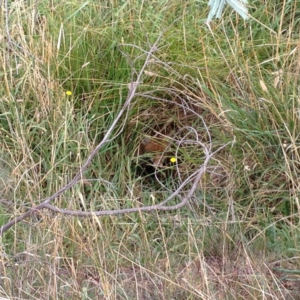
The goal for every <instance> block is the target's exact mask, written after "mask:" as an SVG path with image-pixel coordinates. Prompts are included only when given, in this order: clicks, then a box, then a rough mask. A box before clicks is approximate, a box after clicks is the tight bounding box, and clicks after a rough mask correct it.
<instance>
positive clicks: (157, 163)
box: [139, 138, 169, 168]
mask: <svg viewBox="0 0 300 300" xmlns="http://www.w3.org/2000/svg"><path fill="white" fill-rule="evenodd" d="M168 145H169V143H168V142H167V141H166V140H163V139H157V138H151V139H150V138H146V139H145V140H144V141H143V142H142V143H141V144H140V147H139V155H144V154H149V156H150V158H151V161H152V164H153V166H154V167H155V168H158V167H162V166H163V162H164V158H165V155H166V150H167V148H168Z"/></svg>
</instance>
